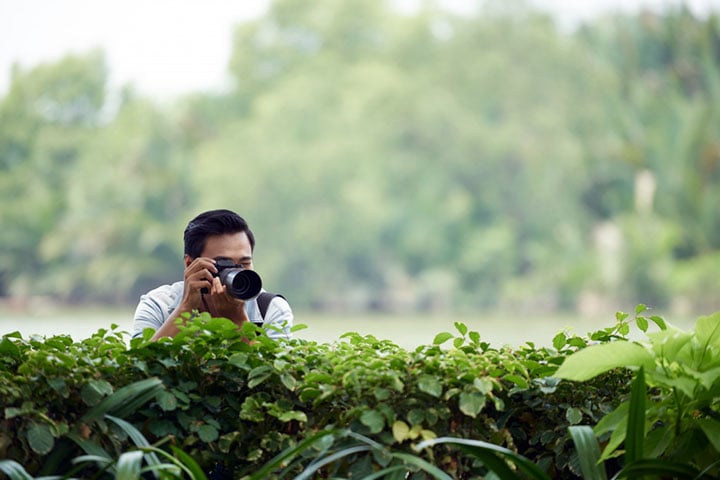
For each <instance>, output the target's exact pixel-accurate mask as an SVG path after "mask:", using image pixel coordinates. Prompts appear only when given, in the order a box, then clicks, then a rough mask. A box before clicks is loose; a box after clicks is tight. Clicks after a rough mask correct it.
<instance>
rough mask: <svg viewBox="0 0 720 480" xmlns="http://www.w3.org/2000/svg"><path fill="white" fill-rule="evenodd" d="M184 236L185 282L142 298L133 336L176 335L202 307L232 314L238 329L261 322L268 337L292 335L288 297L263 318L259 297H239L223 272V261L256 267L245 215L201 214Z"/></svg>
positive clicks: (272, 302)
mask: <svg viewBox="0 0 720 480" xmlns="http://www.w3.org/2000/svg"><path fill="white" fill-rule="evenodd" d="M184 240H185V257H184V258H185V275H184V280H183V281H180V282H175V283H173V284H172V285H163V286H161V287H158V288H156V289H154V290H152V291H150V292H148V293H147V294H145V295H143V296H142V297H141V298H140V303H139V304H138V306H137V309H136V310H135V317H134V320H133V337H138V336H140V335H142V333H143V330H144V329H146V328H152V329H153V330H155V334H154V335H153V337H152V339H153V340H157V339H158V338H161V337H174V336H175V335H177V334H178V332H179V330H178V326H177V324H176V320H177V319H178V318H181V315H182V314H184V313H190V314H192V313H193V312H195V311H197V312H209V313H210V315H212V316H213V317H224V318H227V319H229V320H231V321H233V322H234V323H235V324H236V325H237V326H238V327H240V326H241V325H242V324H243V323H245V322H248V321H249V322H253V323H256V324H260V323H261V324H262V325H263V327H265V328H266V331H267V334H268V336H270V337H273V338H290V328H291V327H292V323H293V313H292V310H291V309H290V305H289V304H288V302H287V301H286V300H285V299H284V298H283V297H281V296H275V297H272V299H271V300H270V303H269V304H268V305H267V311H266V312H265V314H264V316H263V315H262V314H261V308H260V305H259V304H258V299H257V298H254V299H251V300H245V301H244V300H240V299H238V298H235V297H233V296H232V295H230V294H229V293H228V291H227V289H226V287H225V286H224V285H223V284H222V282H221V281H220V278H219V277H218V276H217V273H218V269H217V267H216V262H217V261H218V260H226V261H227V260H230V261H232V262H233V263H234V264H236V265H238V266H240V265H242V267H243V268H245V269H248V270H252V269H253V263H252V255H253V250H254V248H255V237H254V235H253V233H252V232H251V231H250V227H249V226H248V224H247V222H245V220H244V219H243V218H242V217H240V216H239V215H238V214H236V213H234V212H231V211H230V210H211V211H208V212H204V213H201V214H200V215H198V216H197V217H195V218H194V219H192V220H191V221H190V223H188V225H187V228H185V235H184ZM261 295H262V294H261ZM267 327H272V328H267Z"/></svg>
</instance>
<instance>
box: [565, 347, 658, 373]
mask: <svg viewBox="0 0 720 480" xmlns="http://www.w3.org/2000/svg"><path fill="white" fill-rule="evenodd" d="M653 365H654V358H653V356H652V355H651V354H650V352H648V351H647V350H646V349H645V348H643V347H642V346H640V345H638V344H636V343H632V342H628V341H616V342H610V343H603V344H600V345H592V346H590V347H587V348H585V349H583V350H580V351H578V352H575V353H573V354H572V355H570V356H569V357H567V358H566V359H565V361H564V362H563V364H562V365H560V368H558V370H557V372H556V373H555V376H556V377H558V378H563V379H566V380H575V381H579V382H583V381H585V380H589V379H591V378H593V377H596V376H597V375H600V374H601V373H605V372H607V371H609V370H612V369H614V368H619V367H631V366H648V367H649V366H653Z"/></svg>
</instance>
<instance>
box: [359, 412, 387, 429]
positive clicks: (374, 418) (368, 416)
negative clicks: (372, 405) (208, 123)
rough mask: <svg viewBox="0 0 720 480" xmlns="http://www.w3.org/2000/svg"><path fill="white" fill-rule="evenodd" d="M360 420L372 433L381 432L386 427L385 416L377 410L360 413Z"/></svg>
mask: <svg viewBox="0 0 720 480" xmlns="http://www.w3.org/2000/svg"><path fill="white" fill-rule="evenodd" d="M360 422H361V423H362V424H363V425H365V426H367V427H368V428H369V429H370V432H371V433H380V432H382V429H383V428H384V427H385V417H384V416H383V415H382V413H380V412H378V411H377V410H366V411H364V412H363V413H362V415H360Z"/></svg>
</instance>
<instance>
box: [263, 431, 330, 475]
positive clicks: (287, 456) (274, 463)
mask: <svg viewBox="0 0 720 480" xmlns="http://www.w3.org/2000/svg"><path fill="white" fill-rule="evenodd" d="M337 433H339V431H338V430H322V431H320V432H318V433H316V434H315V435H312V436H311V437H308V438H306V439H305V440H303V441H302V442H300V443H298V444H297V445H294V446H291V447H288V448H286V449H285V450H283V451H282V452H280V453H279V454H277V455H276V456H275V457H274V458H273V459H272V460H270V461H269V462H267V463H265V464H264V465H263V466H262V467H261V468H260V469H258V470H257V471H256V472H255V473H253V474H252V475H250V477H249V480H266V479H267V478H270V476H271V475H270V474H271V473H272V472H274V471H275V470H277V469H278V468H280V466H281V465H287V464H288V463H289V462H290V461H291V460H292V459H293V457H295V456H296V455H298V454H299V453H302V452H304V451H305V450H308V449H310V448H313V446H314V445H315V444H316V443H318V442H319V441H321V440H323V439H324V437H327V436H334V435H335V434H337Z"/></svg>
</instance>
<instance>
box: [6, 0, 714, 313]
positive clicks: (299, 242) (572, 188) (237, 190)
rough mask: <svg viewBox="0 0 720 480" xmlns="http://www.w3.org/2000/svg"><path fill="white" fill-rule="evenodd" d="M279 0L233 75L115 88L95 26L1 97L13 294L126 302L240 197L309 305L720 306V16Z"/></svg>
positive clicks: (172, 266) (252, 30)
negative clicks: (164, 88)
mask: <svg viewBox="0 0 720 480" xmlns="http://www.w3.org/2000/svg"><path fill="white" fill-rule="evenodd" d="M390 3H391V2H384V1H379V0H377V1H367V0H350V1H344V2H335V1H330V0H324V1H309V0H303V1H298V0H292V1H289V0H277V1H275V2H273V4H272V6H271V7H270V9H269V11H268V13H267V14H266V15H265V16H263V17H262V18H260V19H258V20H256V21H253V22H249V23H245V24H241V25H238V26H237V29H236V31H235V36H234V44H233V54H232V58H231V61H230V64H229V71H230V73H231V75H232V78H233V83H232V86H231V87H230V88H229V89H228V90H227V91H226V92H225V93H222V94H208V93H203V92H199V93H197V94H194V95H190V96H187V97H184V98H180V99H177V100H175V101H172V102H166V103H158V102H155V101H153V100H152V99H150V98H144V97H142V96H140V95H138V94H137V93H135V92H133V91H132V89H131V88H125V89H123V90H122V91H112V90H110V89H109V88H108V86H107V75H108V71H107V66H106V64H105V60H104V57H103V53H102V52H100V51H91V52H87V53H86V54H83V55H74V56H72V55H71V56H67V57H66V58H64V59H62V60H61V61H58V62H55V63H49V64H43V65H38V66H37V67H35V68H33V69H29V70H22V69H16V70H15V71H14V72H13V77H12V84H11V87H10V89H9V91H8V92H7V94H6V95H5V96H4V97H3V98H0V225H2V228H1V229H0V245H2V248H1V249H0V295H3V296H7V297H12V298H13V299H14V300H22V299H27V298H30V297H31V296H34V295H47V296H50V297H51V298H54V299H58V300H62V301H72V302H81V301H82V302H98V301H102V302H106V303H107V302H113V303H118V304H125V303H133V302H135V301H136V299H137V296H138V295H139V294H140V293H142V292H143V291H145V290H147V289H149V288H151V287H153V286H155V285H157V284H159V283H165V282H169V281H173V280H175V279H179V278H180V276H181V273H182V263H181V257H182V242H181V234H182V230H183V228H184V226H185V224H186V223H187V221H188V219H189V218H190V217H192V216H194V215H195V214H197V213H199V212H200V211H202V210H204V209H208V208H218V207H227V208H232V209H235V210H237V211H239V212H240V213H241V214H242V215H243V216H245V217H246V218H247V219H248V221H249V222H250V224H251V226H252V227H253V229H254V230H255V232H256V235H257V237H258V242H259V243H258V248H257V250H256V268H257V269H258V271H259V272H260V273H261V274H262V275H263V277H264V278H265V279H266V284H267V285H268V287H269V288H272V289H273V290H276V291H282V292H283V293H285V294H286V296H287V297H288V298H289V299H290V300H291V302H292V304H293V305H294V306H296V307H297V308H303V309H318V310H321V309H326V310H335V309H343V310H351V309H357V310H368V309H372V310H382V311H389V312H392V311H398V310H404V311H413V310H436V311H443V310H445V309H448V308H456V309H458V310H463V309H464V310H467V311H472V310H477V309H489V308H501V309H506V310H508V311H509V310H516V309H517V310H522V309H526V310H533V311H543V310H544V311H557V310H560V309H567V310H574V309H580V310H581V311H585V310H588V309H590V308H591V307H593V306H595V307H598V306H608V305H609V308H610V309H612V310H613V311H614V310H615V309H616V308H623V306H626V305H631V304H632V305H634V304H635V303H639V302H643V303H646V304H648V305H650V306H652V307H655V308H671V307H672V308H677V309H680V308H684V309H685V310H688V311H708V310H711V309H716V308H717V307H718V301H717V298H718V297H717V292H718V291H719V290H718V289H719V288H720V279H719V277H718V276H717V274H716V270H717V265H718V258H719V257H720V215H718V213H717V205H718V204H719V202H720V189H719V188H718V182H720V26H719V24H718V15H717V13H715V14H713V15H710V16H709V17H703V18H697V17H694V16H693V15H692V14H691V13H690V12H688V11H686V10H684V9H682V8H676V9H671V10H667V11H665V12H664V13H662V14H653V13H642V14H639V15H637V16H616V17H608V18H601V19H597V20H593V21H592V23H590V24H588V25H585V26H583V27H582V28H579V29H578V30H577V31H574V32H572V33H568V32H566V31H563V30H561V29H559V28H558V27H557V26H556V25H554V24H553V22H552V21H551V19H550V18H549V17H547V16H545V15H544V14H539V13H537V12H534V11H532V10H531V9H530V8H528V7H527V6H525V5H524V4H522V3H516V2H502V1H497V2H493V1H490V2H485V3H484V4H483V5H484V7H483V8H482V9H480V10H479V11H478V13H477V14H475V15H463V16H459V15H456V14H453V13H451V12H449V11H445V10H442V9H441V8H438V7H434V6H432V4H431V3H428V4H427V5H426V6H424V7H422V8H421V9H420V10H418V11H417V12H415V13H412V14H408V13H399V12H398V11H396V10H394V9H393V8H392V7H391V5H390Z"/></svg>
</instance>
